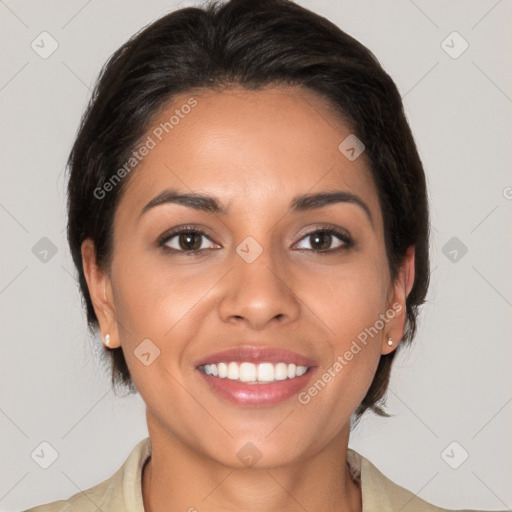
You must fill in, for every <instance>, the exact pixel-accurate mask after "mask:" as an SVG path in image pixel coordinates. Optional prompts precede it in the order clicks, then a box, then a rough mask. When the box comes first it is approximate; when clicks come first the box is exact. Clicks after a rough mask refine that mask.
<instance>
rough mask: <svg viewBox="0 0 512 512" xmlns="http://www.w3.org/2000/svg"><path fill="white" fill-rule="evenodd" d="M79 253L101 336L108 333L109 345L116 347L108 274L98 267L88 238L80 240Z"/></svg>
mask: <svg viewBox="0 0 512 512" xmlns="http://www.w3.org/2000/svg"><path fill="white" fill-rule="evenodd" d="M81 253H82V266H83V270H84V275H85V280H86V281H87V288H88V289H89V295H90V296H91V301H92V305H93V307H94V312H95V313H96V317H97V318H98V322H99V325H100V332H101V335H102V338H103V339H105V334H107V333H109V334H110V344H109V347H110V348H117V347H119V346H120V342H119V333H118V329H117V321H116V310H115V305H114V300H113V293H112V283H111V280H110V276H109V275H108V273H107V272H104V271H103V270H101V269H100V268H99V267H98V265H97V262H96V249H95V246H94V242H93V241H92V240H91V239H90V238H87V239H86V240H84V241H83V242H82V246H81Z"/></svg>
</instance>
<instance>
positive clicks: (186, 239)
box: [158, 227, 219, 254]
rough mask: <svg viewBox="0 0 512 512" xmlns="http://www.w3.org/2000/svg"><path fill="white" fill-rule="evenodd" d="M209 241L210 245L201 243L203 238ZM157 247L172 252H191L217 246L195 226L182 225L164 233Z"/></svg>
mask: <svg viewBox="0 0 512 512" xmlns="http://www.w3.org/2000/svg"><path fill="white" fill-rule="evenodd" d="M205 239H206V240H209V241H210V243H211V244H210V246H209V247H208V244H206V246H205V244H204V243H203V242H204V240H205ZM158 246H159V247H163V248H164V249H165V250H169V251H173V252H182V253H191V254H194V253H196V252H199V251H202V250H204V249H215V248H217V247H219V246H218V245H217V244H215V243H214V242H213V241H212V240H211V238H210V237H209V236H208V235H206V233H204V232H203V231H201V230H200V229H196V228H187V227H182V228H179V229H176V230H174V231H172V232H171V233H166V234H165V235H164V236H163V237H162V238H161V239H160V241H159V242H158Z"/></svg>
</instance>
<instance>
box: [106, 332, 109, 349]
mask: <svg viewBox="0 0 512 512" xmlns="http://www.w3.org/2000/svg"><path fill="white" fill-rule="evenodd" d="M105 345H106V346H107V347H108V346H109V345H110V333H108V332H107V334H105Z"/></svg>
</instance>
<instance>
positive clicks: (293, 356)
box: [195, 345, 314, 367]
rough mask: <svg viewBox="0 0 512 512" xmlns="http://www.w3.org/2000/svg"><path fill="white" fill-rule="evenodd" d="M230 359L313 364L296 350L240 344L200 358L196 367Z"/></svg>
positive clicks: (226, 361) (230, 360) (298, 364)
mask: <svg viewBox="0 0 512 512" xmlns="http://www.w3.org/2000/svg"><path fill="white" fill-rule="evenodd" d="M232 361H238V362H244V361H246V362H251V363H266V362H268V363H288V364H295V365H297V366H314V362H313V361H312V360H311V359H310V358H308V357H306V356H303V355H301V354H298V353H297V352H292V351H291V350H286V349H283V348H276V347H268V346H267V347H264V346H259V347H255V346H249V345H241V346H239V347H234V348H231V349H228V350H223V351H222V352H215V353H214V354H210V355H207V356H205V357H203V358H201V359H200V360H199V361H197V363H196V365H195V366H196V367H198V366H202V365H205V364H218V363H229V362H232Z"/></svg>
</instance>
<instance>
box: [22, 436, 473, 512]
mask: <svg viewBox="0 0 512 512" xmlns="http://www.w3.org/2000/svg"><path fill="white" fill-rule="evenodd" d="M150 455H151V443H150V438H149V437H146V438H145V439H143V440H142V441H140V442H139V444H137V446H136V447H135V448H134V449H133V450H132V452H131V453H130V455H129V456H128V458H127V459H126V461H125V462H124V464H123V465H122V466H121V467H120V468H119V469H118V470H117V471H116V472H115V473H114V474H113V475H112V476H111V477H110V478H108V479H107V480H105V481H104V482H102V483H100V484H98V485H96V486H94V487H91V488H90V489H87V490H86V491H84V492H79V493H77V494H75V495H73V496H71V497H70V498H68V499H67V500H60V501H55V502H53V503H48V504H46V505H39V506H37V507H34V508H31V509H29V510H26V511H25V512H96V511H97V510H103V511H105V512H122V511H124V512H144V504H143V501H142V468H143V466H144V463H145V462H146V460H147V459H148V458H149V456H150ZM347 460H348V463H349V466H350V468H351V472H352V474H353V475H354V477H355V478H357V479H358V480H360V482H361V488H362V497H363V512H397V511H400V512H443V511H446V510H448V509H444V508H439V507H435V506H434V505H430V504H429V503H427V502H425V501H423V500H421V499H420V498H418V497H416V496H415V495H414V494H413V493H412V492H410V491H408V490H406V489H404V488H403V487H400V486H398V485H396V484H395V483H393V482H392V481H391V480H389V479H388V478H387V477H386V476H384V475H383V474H382V473H381V472H380V471H379V470H378V469H377V468H376V467H375V466H374V465H373V464H372V463H371V462H370V461H369V460H367V459H365V458H364V457H363V456H362V455H360V454H359V453H357V452H355V451H354V450H352V449H350V448H349V449H348V452H347ZM459 512H470V511H459Z"/></svg>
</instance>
